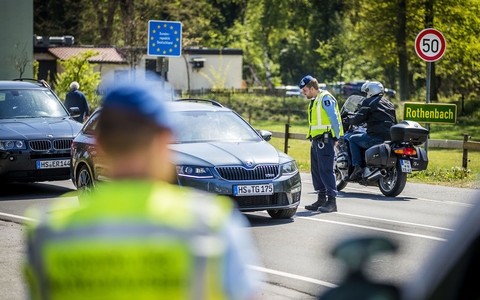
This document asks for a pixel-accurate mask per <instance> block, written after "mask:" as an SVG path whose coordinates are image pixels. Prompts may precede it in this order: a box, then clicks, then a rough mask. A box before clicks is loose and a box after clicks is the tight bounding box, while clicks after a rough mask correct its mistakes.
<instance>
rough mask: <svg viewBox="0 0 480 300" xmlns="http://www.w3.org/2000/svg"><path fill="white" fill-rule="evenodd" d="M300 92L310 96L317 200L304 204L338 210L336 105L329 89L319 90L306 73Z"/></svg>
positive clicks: (339, 126)
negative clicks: (335, 164)
mask: <svg viewBox="0 0 480 300" xmlns="http://www.w3.org/2000/svg"><path fill="white" fill-rule="evenodd" d="M299 87H300V88H301V89H302V92H303V94H304V95H305V96H306V97H307V98H308V99H311V101H310V104H309V105H308V125H309V128H308V134H307V138H308V139H310V140H311V141H312V147H311V149H310V163H311V172H312V181H313V187H314V189H315V191H317V192H318V196H317V201H316V202H314V203H312V204H311V205H306V206H305V208H306V209H308V210H315V211H316V210H318V211H321V212H334V211H337V202H336V197H337V183H336V179H335V171H334V163H335V146H336V145H337V143H338V138H339V137H340V136H343V127H342V121H341V118H340V114H339V110H338V104H337V101H336V100H335V98H334V97H333V96H332V95H331V94H330V93H329V92H328V91H323V90H320V89H319V87H318V81H317V79H315V78H313V77H312V76H310V75H307V76H305V77H304V78H303V79H302V80H301V81H300V84H299Z"/></svg>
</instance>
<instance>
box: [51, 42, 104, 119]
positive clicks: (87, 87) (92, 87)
mask: <svg viewBox="0 0 480 300" xmlns="http://www.w3.org/2000/svg"><path fill="white" fill-rule="evenodd" d="M95 55H98V52H95V51H93V50H89V51H85V52H82V53H81V54H80V55H78V56H73V57H71V58H70V59H67V60H65V61H61V60H59V61H58V62H59V64H60V65H61V66H62V69H63V72H62V73H60V74H59V75H57V84H56V85H55V92H56V94H57V95H58V97H60V99H63V100H64V101H65V95H66V94H67V93H68V92H69V91H70V83H72V82H73V81H76V82H78V83H79V84H80V89H79V90H80V91H82V92H83V93H84V94H85V96H86V97H87V100H88V103H89V105H90V110H92V111H93V110H94V109H95V108H96V107H98V106H99V103H100V99H101V97H100V96H99V95H98V94H97V87H98V85H99V84H100V72H94V71H93V68H94V67H95V65H93V64H91V63H89V62H88V58H90V57H92V56H95Z"/></svg>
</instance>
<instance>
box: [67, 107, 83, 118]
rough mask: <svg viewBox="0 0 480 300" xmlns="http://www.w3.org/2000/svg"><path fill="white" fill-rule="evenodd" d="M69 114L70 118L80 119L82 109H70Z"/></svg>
mask: <svg viewBox="0 0 480 300" xmlns="http://www.w3.org/2000/svg"><path fill="white" fill-rule="evenodd" d="M68 112H69V113H70V116H72V117H73V118H76V117H80V108H78V107H76V106H72V107H69V108H68Z"/></svg>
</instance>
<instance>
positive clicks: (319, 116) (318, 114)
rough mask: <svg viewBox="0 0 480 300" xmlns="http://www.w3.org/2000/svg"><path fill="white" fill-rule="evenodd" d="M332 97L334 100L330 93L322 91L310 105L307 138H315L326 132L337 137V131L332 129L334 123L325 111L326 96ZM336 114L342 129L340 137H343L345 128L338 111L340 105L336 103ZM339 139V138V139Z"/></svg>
mask: <svg viewBox="0 0 480 300" xmlns="http://www.w3.org/2000/svg"><path fill="white" fill-rule="evenodd" d="M327 95H328V96H330V97H331V98H332V99H334V98H333V96H332V95H330V93H329V92H328V91H322V92H321V93H320V94H319V95H318V96H317V97H316V98H315V100H314V101H313V102H312V103H309V105H308V125H309V127H308V134H307V138H314V137H316V136H317V135H320V134H323V133H324V132H325V131H331V132H332V136H333V137H337V136H336V135H335V131H334V130H331V129H332V123H331V121H330V118H329V117H328V114H327V112H326V111H325V109H323V106H322V101H323V98H324V97H325V96H327ZM335 114H336V115H337V118H338V122H339V124H338V126H339V127H340V136H342V135H343V126H342V121H341V120H342V119H341V117H340V111H339V109H338V103H337V101H335ZM337 138H338V137H337Z"/></svg>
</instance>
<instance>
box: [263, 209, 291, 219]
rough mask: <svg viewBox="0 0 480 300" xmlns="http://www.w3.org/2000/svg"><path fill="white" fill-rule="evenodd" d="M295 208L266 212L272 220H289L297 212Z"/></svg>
mask: <svg viewBox="0 0 480 300" xmlns="http://www.w3.org/2000/svg"><path fill="white" fill-rule="evenodd" d="M297 207H298V206H295V207H292V208H286V209H269V210H267V212H268V214H269V215H270V217H272V218H273V219H290V218H291V217H293V216H294V215H295V213H296V212H297Z"/></svg>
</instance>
